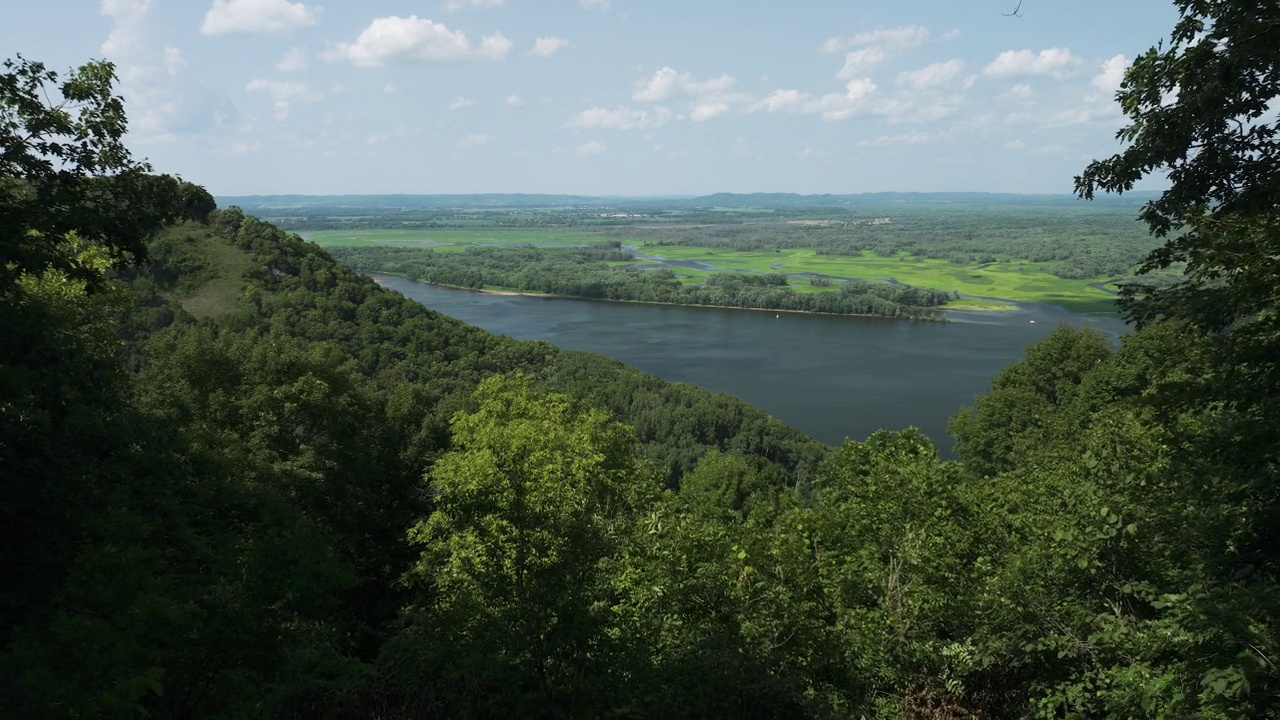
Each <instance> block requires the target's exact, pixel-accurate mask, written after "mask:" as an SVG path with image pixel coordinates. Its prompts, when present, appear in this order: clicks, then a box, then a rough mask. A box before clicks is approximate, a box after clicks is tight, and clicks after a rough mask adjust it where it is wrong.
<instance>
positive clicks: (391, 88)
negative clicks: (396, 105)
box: [382, 83, 400, 95]
mask: <svg viewBox="0 0 1280 720" xmlns="http://www.w3.org/2000/svg"><path fill="white" fill-rule="evenodd" d="M398 92H400V88H398V87H396V86H395V85H392V84H391V83H387V84H386V85H383V86H382V94H383V95H395V94H396V93H398Z"/></svg>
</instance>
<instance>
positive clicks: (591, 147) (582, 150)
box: [573, 140, 604, 155]
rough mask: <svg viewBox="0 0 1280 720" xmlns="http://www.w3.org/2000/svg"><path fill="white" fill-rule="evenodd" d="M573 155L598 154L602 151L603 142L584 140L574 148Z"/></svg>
mask: <svg viewBox="0 0 1280 720" xmlns="http://www.w3.org/2000/svg"><path fill="white" fill-rule="evenodd" d="M573 152H574V154H575V155H599V154H600V153H602V152H604V143H602V142H600V141H599V140H592V141H591V142H585V143H582V144H581V145H579V146H578V147H577V148H575V149H574V151H573Z"/></svg>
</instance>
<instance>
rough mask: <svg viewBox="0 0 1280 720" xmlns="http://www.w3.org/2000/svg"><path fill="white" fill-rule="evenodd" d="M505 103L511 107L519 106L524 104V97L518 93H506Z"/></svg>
mask: <svg viewBox="0 0 1280 720" xmlns="http://www.w3.org/2000/svg"><path fill="white" fill-rule="evenodd" d="M507 104H508V105H510V106H511V107H520V106H521V105H523V104H524V99H523V98H521V97H520V96H519V95H508V96H507Z"/></svg>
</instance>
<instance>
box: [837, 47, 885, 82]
mask: <svg viewBox="0 0 1280 720" xmlns="http://www.w3.org/2000/svg"><path fill="white" fill-rule="evenodd" d="M884 58H885V55H884V50H882V49H880V48H878V47H867V48H862V49H860V50H854V51H853V52H851V53H849V54H848V55H845V56H844V67H842V68H840V71H839V72H837V73H836V77H838V78H840V79H841V80H849V79H850V78H855V77H865V76H867V75H869V74H871V71H872V70H875V69H876V68H878V67H880V63H883V62H884Z"/></svg>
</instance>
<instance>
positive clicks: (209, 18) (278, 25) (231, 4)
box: [200, 0, 320, 35]
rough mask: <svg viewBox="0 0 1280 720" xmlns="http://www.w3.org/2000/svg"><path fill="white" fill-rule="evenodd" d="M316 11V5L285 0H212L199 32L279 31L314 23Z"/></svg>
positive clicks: (317, 17) (221, 33) (317, 16)
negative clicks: (314, 6) (309, 5)
mask: <svg viewBox="0 0 1280 720" xmlns="http://www.w3.org/2000/svg"><path fill="white" fill-rule="evenodd" d="M319 15H320V11H319V9H318V8H317V9H313V8H309V7H307V6H306V5H303V4H302V3H300V2H299V3H291V2H289V1H288V0H213V5H212V6H211V7H210V8H209V12H207V13H205V16H204V23H203V24H202V25H201V26H200V32H201V33H203V34H205V35H223V34H225V33H237V32H257V33H280V32H287V31H289V30H294V29H297V28H300V27H305V26H307V25H314V24H316V21H317V20H318V19H319Z"/></svg>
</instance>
